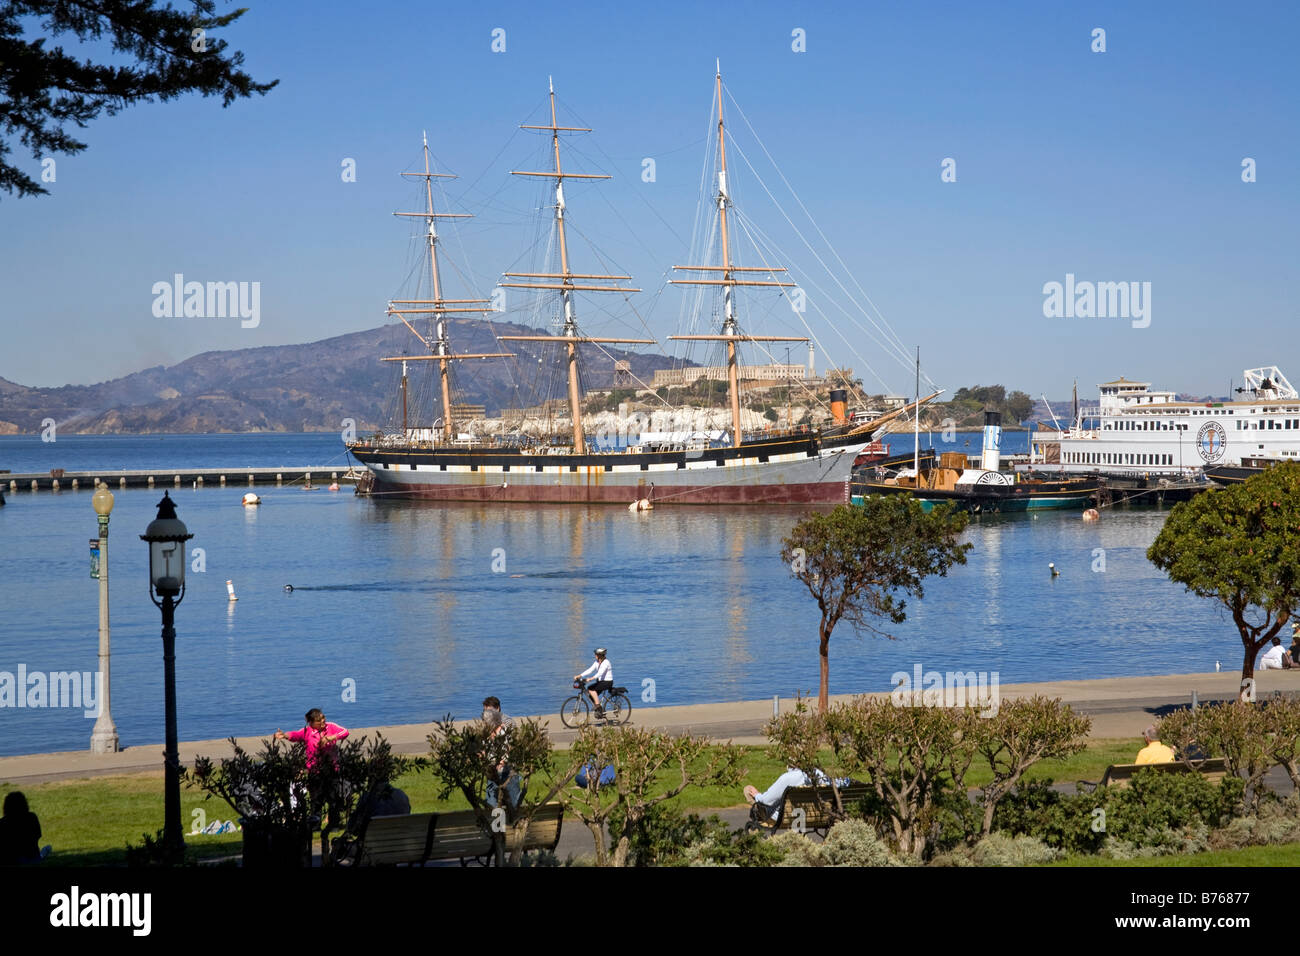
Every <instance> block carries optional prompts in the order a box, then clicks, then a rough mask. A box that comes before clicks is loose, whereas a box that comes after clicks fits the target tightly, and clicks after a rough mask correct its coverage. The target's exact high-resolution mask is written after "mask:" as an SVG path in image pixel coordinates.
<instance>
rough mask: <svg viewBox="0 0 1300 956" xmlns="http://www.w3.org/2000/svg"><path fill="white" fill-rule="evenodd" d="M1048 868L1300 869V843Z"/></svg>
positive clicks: (1083, 860) (1071, 860) (1078, 860)
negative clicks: (1211, 867) (1291, 867)
mask: <svg viewBox="0 0 1300 956" xmlns="http://www.w3.org/2000/svg"><path fill="white" fill-rule="evenodd" d="M1045 865H1046V866H1300V843H1284V844H1282V845H1280V846H1248V847H1244V848H1243V849H1240V850H1210V851H1209V852H1207V853H1193V854H1191V855H1188V856H1156V857H1150V858H1148V859H1142V860H1108V859H1105V858H1103V857H1097V856H1071V857H1067V858H1065V859H1062V860H1055V861H1053V862H1052V863H1048V864H1045Z"/></svg>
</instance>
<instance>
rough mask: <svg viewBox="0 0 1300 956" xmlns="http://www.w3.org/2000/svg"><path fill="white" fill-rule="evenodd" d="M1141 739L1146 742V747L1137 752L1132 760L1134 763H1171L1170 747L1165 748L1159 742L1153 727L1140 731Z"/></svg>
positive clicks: (1171, 749) (1172, 757) (1172, 760)
mask: <svg viewBox="0 0 1300 956" xmlns="http://www.w3.org/2000/svg"><path fill="white" fill-rule="evenodd" d="M1142 739H1143V740H1145V741H1146V744H1147V745H1146V746H1145V747H1143V748H1142V749H1141V750H1139V751H1138V755H1137V757H1135V758H1134V759H1133V762H1134V763H1143V764H1145V763H1173V762H1174V759H1175V758H1174V751H1173V748H1172V747H1166V746H1165V745H1164V744H1162V743H1161V742H1160V737H1159V736H1158V735H1157V734H1156V729H1155V728H1154V727H1148V728H1147V729H1146V730H1144V731H1142Z"/></svg>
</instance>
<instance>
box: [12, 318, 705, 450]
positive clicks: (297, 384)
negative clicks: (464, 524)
mask: <svg viewBox="0 0 1300 956" xmlns="http://www.w3.org/2000/svg"><path fill="white" fill-rule="evenodd" d="M448 322H449V329H448V335H449V336H450V337H451V339H452V341H453V342H454V343H455V346H456V350H457V351H459V352H465V353H473V352H501V351H510V352H514V353H516V356H517V357H516V358H515V359H483V360H467V361H465V362H462V363H458V364H457V365H456V366H454V367H453V368H454V369H455V371H453V373H452V377H453V382H454V383H455V384H456V387H457V391H456V392H455V393H454V394H453V397H452V400H453V401H455V402H463V403H467V404H472V405H484V406H486V408H487V411H488V413H489V414H493V413H495V412H497V411H499V410H500V409H501V408H504V407H514V406H519V405H533V404H537V403H538V402H540V401H542V400H543V399H546V398H549V397H556V396H562V395H563V394H564V384H563V383H564V374H563V370H562V369H561V368H558V367H557V366H556V365H555V364H554V363H552V362H549V361H539V359H540V358H542V357H543V356H544V355H547V354H554V353H556V352H558V351H559V349H558V347H556V346H546V345H543V344H542V343H538V342H506V343H498V342H497V341H496V339H495V338H494V337H493V335H492V331H491V330H489V327H488V326H487V325H486V323H483V322H481V321H474V320H471V319H450V320H448ZM491 328H492V329H493V330H495V331H496V333H497V334H500V335H536V334H538V330H537V329H533V328H530V327H528V326H523V325H517V324H515V323H512V322H493V323H492V327H491ZM503 346H504V347H503ZM403 354H421V349H420V347H419V343H418V342H417V341H416V340H415V339H414V337H413V336H412V335H411V334H410V332H409V331H407V330H406V329H405V328H404V327H402V326H401V325H400V324H398V325H385V326H381V327H380V328H377V329H370V330H368V331H365V332H354V333H350V334H348V335H340V336H337V337H335V338H332V339H324V340H322V341H320V342H311V343H308V344H305V345H277V346H262V347H260V348H251V349H234V350H228V351H221V352H204V353H203V354H201V355H196V356H194V357H193V358H190V359H186V360H185V361H184V362H180V363H179V364H177V365H172V366H170V367H167V366H162V365H159V366H156V367H154V368H149V369H145V370H144V371H141V372H134V373H132V374H131V375H127V376H124V377H123V378H118V379H113V380H112V381H108V382H101V383H99V384H97V385H64V386H61V387H59V388H29V387H27V386H25V385H18V384H16V383H14V382H9V381H6V380H5V379H2V378H0V434H14V433H20V434H28V433H35V432H39V431H40V430H41V428H42V424H41V423H42V422H43V421H44V420H45V419H51V418H52V419H54V421H55V422H56V423H57V426H58V429H59V430H60V431H62V432H67V433H72V434H117V433H127V434H148V433H159V432H182V433H185V432H258V431H293V432H298V431H337V430H339V429H340V428H342V427H343V426H342V424H341V423H342V421H343V420H344V419H347V418H350V419H353V420H354V421H355V422H356V426H357V429H358V431H363V430H365V429H367V428H371V429H373V428H375V427H377V426H383V425H387V424H390V423H392V422H394V421H398V422H400V418H401V411H400V408H401V406H400V399H399V398H398V394H399V389H398V384H399V381H400V376H401V372H400V368H401V366H400V363H396V362H380V361H379V359H380V358H381V357H384V356H393V355H403ZM424 354H427V353H424ZM579 354H580V357H581V362H582V368H583V374H584V378H583V383H582V384H583V386H584V387H585V388H600V387H606V386H608V385H610V384H611V383H612V381H613V377H614V362H615V361H616V360H619V359H624V360H626V361H627V362H628V363H629V366H630V368H631V372H632V375H633V376H635V378H636V379H640V380H642V381H645V382H646V383H647V384H648V383H649V381H650V379H651V378H652V377H653V376H654V372H655V370H656V369H661V368H671V367H674V366H675V365H676V366H680V365H681V364H682V362H681V360H680V359H673V358H671V357H670V356H666V355H655V354H644V353H634V352H623V351H619V350H617V349H612V348H609V347H603V348H601V347H598V346H585V345H584V346H579ZM686 364H688V365H689V364H694V363H686ZM436 365H437V363H435V362H425V361H416V362H411V363H410V371H409V373H408V414H409V416H410V418H409V420H410V422H411V424H413V425H414V424H417V423H418V424H428V423H429V422H430V420H431V418H433V417H436V416H437V415H440V414H441V410H440V409H439V410H438V411H436V412H434V411H432V409H433V407H434V405H435V404H436V402H437V401H439V400H437V399H436V396H437V391H436V388H435V382H434V376H433V371H434V367H436ZM553 369H555V371H552V370H553ZM548 390H549V392H548Z"/></svg>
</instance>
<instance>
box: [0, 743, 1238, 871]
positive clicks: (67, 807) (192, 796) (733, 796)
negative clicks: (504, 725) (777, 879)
mask: <svg viewBox="0 0 1300 956" xmlns="http://www.w3.org/2000/svg"><path fill="white" fill-rule="evenodd" d="M741 750H742V751H744V757H743V759H742V761H741V767H742V769H744V771H745V775H744V777H743V778H742V780H741V782H740V784H739V785H737V786H734V787H705V788H698V787H691V788H688V789H687V790H686V791H685V792H684V793H682V794H680V795H679V796H678V797H676V798H674V800H673V804H674V805H675V806H677V807H679V808H680V809H682V810H684V811H687V812H690V811H700V810H714V809H719V808H724V807H735V806H741V805H743V804H744V797H743V795H742V788H743V787H744V786H745V785H746V784H749V783H752V784H753V785H754V786H756V787H758V788H759V789H760V790H764V789H766V788H767V787H768V786H769V785H770V784H771V783H772V781H773V780H775V779H776V778H777V777H778V776H779V775H780V774H781V773H783V772H784V771H785V766H784V765H783V764H782V763H780V762H779V761H777V760H774V759H773V758H772V757H770V756H768V754H767V751H766V748H763V747H742V748H741ZM1135 752H1136V751H1135V750H1134V744H1133V742H1132V741H1131V740H1129V739H1127V738H1124V739H1119V740H1111V739H1096V740H1090V741H1089V742H1088V749H1087V750H1085V751H1083V752H1082V753H1080V754H1078V755H1076V756H1074V757H1071V758H1069V759H1068V760H1052V761H1043V762H1041V763H1039V764H1036V765H1035V766H1034V767H1033V768H1031V770H1030V772H1029V774H1028V777H1029V778H1031V779H1041V778H1043V777H1051V778H1052V779H1054V780H1057V781H1068V782H1071V783H1072V782H1074V781H1075V780H1078V779H1086V780H1099V779H1100V778H1101V775H1102V773H1103V772H1104V771H1105V769H1106V767H1107V766H1108V765H1109V764H1112V763H1126V762H1128V761H1130V760H1131V759H1132V758H1133V754H1134V753H1135ZM556 758H557V761H556V762H557V764H560V763H561V762H562V761H564V760H565V759H566V758H567V751H563V750H560V751H557V753H556ZM827 763H828V764H829V763H830V755H829V753H828V754H827ZM988 778H989V772H988V770H987V768H982V767H980V766H978V765H972V767H971V770H970V772H969V773H968V775H967V778H966V782H967V785H968V786H971V787H978V786H980V785H982V784H984V783H986V782H987V781H988ZM671 781H672V774H671V772H669V771H665V772H664V773H663V774H661V775H660V778H659V782H660V783H661V784H663V785H664V786H670V785H671ZM395 782H396V785H397V786H398V787H400V788H401V789H402V790H404V791H406V793H407V795H408V796H409V797H410V799H411V809H412V811H413V812H415V813H427V812H431V811H444V810H464V809H467V808H468V804H467V803H466V802H465V798H464V797H463V796H462V795H461V794H460V793H453V794H451V795H450V796H449V797H448V798H447V799H446V800H439V799H438V792H439V790H440V789H441V787H440V784H439V783H438V781H437V779H436V778H435V777H434V776H433V774H432V773H430V772H429V771H427V770H426V771H424V772H421V773H413V774H407V775H405V776H403V777H400V778H399V779H398V780H397V781H395ZM542 783H543V785H544V782H542ZM536 785H537V784H536V782H535V785H534V786H535V787H536ZM14 789H18V788H16V787H14V786H13V785H11V784H3V783H0V798H2V797H3V796H4V794H6V793H8V792H9V791H11V790H14ZM21 789H22V790H23V792H24V793H26V795H27V799H28V802H29V803H30V804H31V808H32V810H33V811H34V812H35V813H36V814H37V816H38V817H39V818H40V821H41V827H42V829H43V831H44V836H43V837H42V841H41V842H42V843H43V844H44V843H49V844H52V845H53V847H54V851H55V852H54V855H53V856H51V858H50V861H49V862H50V864H52V865H76V866H85V865H102V864H109V865H113V864H122V863H123V862H124V861H125V853H124V850H125V847H126V844H128V843H131V844H133V845H138V844H140V842H141V835H142V834H144V833H149V834H153V833H155V832H156V831H157V830H158V829H160V828H161V827H162V821H163V779H162V774H161V773H146V774H131V775H124V776H106V777H92V778H86V779H81V780H70V781H58V782H52V783H43V784H35V785H32V786H26V787H23V788H21ZM204 797H205V795H204V794H203V792H202V791H199V790H193V789H189V788H184V787H183V788H182V789H181V823H182V826H183V827H184V829H185V831H186V838H185V839H186V843H187V845H188V846H189V848H190V849H191V850H192V851H194V853H195V854H196V855H197V856H198V857H199V858H200V859H212V858H216V857H223V856H230V855H232V854H237V853H239V851H240V847H241V842H242V835H241V834H240V833H231V834H223V835H221V836H204V835H198V834H191V833H190V830H191V829H192V827H193V823H194V820H195V818H194V816H193V811H194V810H196V809H202V810H203V811H204V813H205V816H206V822H211V821H213V820H229V819H233V818H234V816H235V814H234V812H233V811H232V810H231V809H230V807H229V806H227V805H226V804H225V803H223V802H221V801H219V800H217V799H216V798H213V799H210V800H205V799H204ZM1112 862H1113V861H1112ZM1088 863H1089V865H1092V863H1093V861H1092V860H1091V859H1090V860H1089V861H1088ZM1142 865H1156V866H1159V865H1168V864H1162V863H1161V862H1160V861H1159V860H1155V861H1150V863H1149V864H1148V862H1147V861H1142ZM1205 865H1215V864H1208V863H1207V864H1205Z"/></svg>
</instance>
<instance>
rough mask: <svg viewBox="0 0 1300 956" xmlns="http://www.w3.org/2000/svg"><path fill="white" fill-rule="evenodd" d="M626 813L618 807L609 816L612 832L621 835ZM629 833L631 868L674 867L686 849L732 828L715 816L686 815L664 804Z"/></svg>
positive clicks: (655, 807)
mask: <svg viewBox="0 0 1300 956" xmlns="http://www.w3.org/2000/svg"><path fill="white" fill-rule="evenodd" d="M626 816H627V810H626V809H625V808H623V807H617V808H615V809H614V810H613V811H612V812H611V813H610V816H609V828H610V831H611V832H613V833H619V832H622V831H623V830H624V829H625V827H624V821H625V819H626ZM626 829H627V831H628V833H629V844H628V855H627V865H628V866H672V865H674V864H676V863H679V862H680V861H681V856H682V852H683V849H684V848H685V847H687V846H690V845H691V844H693V843H700V842H702V841H703V840H705V839H706V838H708V837H710V836H718V835H719V834H720V833H725V834H728V835H729V834H730V829H729V828H728V827H727V825H726V824H725V823H723V822H722V820H721V819H719V817H718V816H717V814H714V815H712V816H710V817H708V818H707V819H705V818H703V817H700V816H699V815H698V814H694V813H692V814H690V815H687V814H684V813H683V812H682V811H681V810H679V809H678V808H677V807H674V806H670V805H668V804H664V803H658V804H654V805H653V806H651V807H648V808H647V809H646V812H645V815H644V816H643V817H641V819H640V820H637V821H635V822H634V823H632V824H631V825H630V826H629V827H627V828H626Z"/></svg>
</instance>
